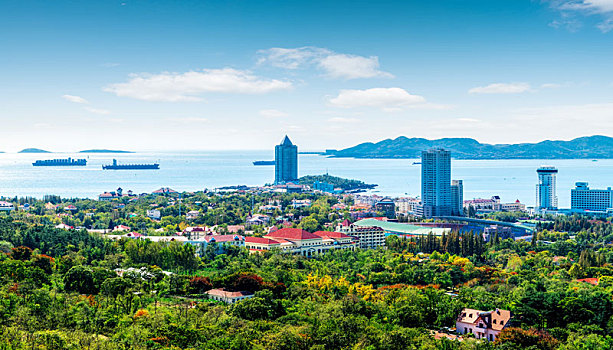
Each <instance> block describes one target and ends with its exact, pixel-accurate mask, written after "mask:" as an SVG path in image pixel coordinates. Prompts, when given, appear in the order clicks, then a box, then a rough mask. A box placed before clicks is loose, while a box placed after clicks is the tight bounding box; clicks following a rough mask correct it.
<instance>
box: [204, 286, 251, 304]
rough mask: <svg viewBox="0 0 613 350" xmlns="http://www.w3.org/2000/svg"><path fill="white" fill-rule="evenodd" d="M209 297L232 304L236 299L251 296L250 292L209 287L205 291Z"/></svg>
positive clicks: (239, 299)
mask: <svg viewBox="0 0 613 350" xmlns="http://www.w3.org/2000/svg"><path fill="white" fill-rule="evenodd" d="M206 294H207V295H208V297H209V299H212V300H217V301H223V302H224V303H228V304H234V303H236V302H238V301H241V300H245V299H249V298H253V293H250V292H229V291H226V290H224V289H219V288H218V289H211V290H209V291H208V292H206Z"/></svg>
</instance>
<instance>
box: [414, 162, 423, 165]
mask: <svg viewBox="0 0 613 350" xmlns="http://www.w3.org/2000/svg"><path fill="white" fill-rule="evenodd" d="M413 165H421V162H413Z"/></svg>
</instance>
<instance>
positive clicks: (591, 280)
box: [577, 278, 598, 286]
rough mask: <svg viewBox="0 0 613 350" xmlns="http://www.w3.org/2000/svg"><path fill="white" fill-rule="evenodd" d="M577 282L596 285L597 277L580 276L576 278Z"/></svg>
mask: <svg viewBox="0 0 613 350" xmlns="http://www.w3.org/2000/svg"><path fill="white" fill-rule="evenodd" d="M577 282H583V283H589V284H592V285H595V286H597V285H598V278H582V279H578V280H577Z"/></svg>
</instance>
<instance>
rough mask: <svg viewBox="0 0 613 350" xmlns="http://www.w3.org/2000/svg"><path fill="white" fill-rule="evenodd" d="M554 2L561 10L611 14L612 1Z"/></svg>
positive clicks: (567, 0)
mask: <svg viewBox="0 0 613 350" xmlns="http://www.w3.org/2000/svg"><path fill="white" fill-rule="evenodd" d="M556 2H557V3H558V8H559V9H561V10H581V11H588V12H592V13H607V12H613V0H563V1H556Z"/></svg>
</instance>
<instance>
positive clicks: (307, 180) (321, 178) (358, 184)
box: [298, 174, 377, 192]
mask: <svg viewBox="0 0 613 350" xmlns="http://www.w3.org/2000/svg"><path fill="white" fill-rule="evenodd" d="M298 182H299V183H300V184H301V185H309V186H313V184H314V183H315V182H323V183H328V184H331V185H332V186H334V188H340V189H342V190H343V191H345V192H350V191H357V190H370V189H373V188H375V187H377V185H374V184H367V183H364V182H363V181H360V180H352V179H344V178H342V177H338V176H332V175H328V174H323V175H306V176H303V177H301V178H300V179H298Z"/></svg>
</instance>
